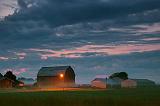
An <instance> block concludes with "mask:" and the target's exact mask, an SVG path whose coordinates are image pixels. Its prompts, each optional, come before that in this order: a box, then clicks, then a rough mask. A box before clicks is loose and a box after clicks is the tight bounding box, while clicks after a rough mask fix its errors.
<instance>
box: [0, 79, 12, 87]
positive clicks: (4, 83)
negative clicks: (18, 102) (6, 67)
mask: <svg viewBox="0 0 160 106" xmlns="http://www.w3.org/2000/svg"><path fill="white" fill-rule="evenodd" d="M13 86H14V81H13V80H11V79H9V78H6V77H2V78H1V79H0V88H12V87H13Z"/></svg>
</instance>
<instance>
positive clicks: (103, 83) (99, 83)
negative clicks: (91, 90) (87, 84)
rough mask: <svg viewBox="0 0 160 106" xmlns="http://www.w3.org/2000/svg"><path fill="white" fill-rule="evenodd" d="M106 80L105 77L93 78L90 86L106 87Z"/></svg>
mask: <svg viewBox="0 0 160 106" xmlns="http://www.w3.org/2000/svg"><path fill="white" fill-rule="evenodd" d="M106 82H107V79H106V78H95V79H94V80H93V81H91V86H92V87H95V88H107V85H106Z"/></svg>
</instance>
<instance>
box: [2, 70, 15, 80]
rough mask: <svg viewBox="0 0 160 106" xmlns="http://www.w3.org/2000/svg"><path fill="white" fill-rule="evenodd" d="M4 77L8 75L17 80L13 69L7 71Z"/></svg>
mask: <svg viewBox="0 0 160 106" xmlns="http://www.w3.org/2000/svg"><path fill="white" fill-rule="evenodd" d="M4 77H7V78H9V79H11V80H13V81H16V76H15V75H14V74H13V73H12V71H7V72H6V74H5V75H4Z"/></svg>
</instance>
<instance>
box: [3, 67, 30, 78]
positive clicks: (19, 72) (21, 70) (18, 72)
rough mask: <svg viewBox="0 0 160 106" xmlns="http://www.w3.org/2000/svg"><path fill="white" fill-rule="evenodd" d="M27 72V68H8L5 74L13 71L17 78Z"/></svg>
mask: <svg viewBox="0 0 160 106" xmlns="http://www.w3.org/2000/svg"><path fill="white" fill-rule="evenodd" d="M27 70H28V69H27V68H19V69H18V70H16V69H10V68H8V69H5V70H4V72H5V73H6V72H7V71H12V72H13V74H15V75H16V76H17V75H20V74H22V73H25V72H27Z"/></svg>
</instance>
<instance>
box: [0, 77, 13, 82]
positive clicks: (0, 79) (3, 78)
mask: <svg viewBox="0 0 160 106" xmlns="http://www.w3.org/2000/svg"><path fill="white" fill-rule="evenodd" d="M6 79H7V80H10V81H12V82H14V81H13V80H11V79H9V78H7V77H2V78H0V81H2V80H6Z"/></svg>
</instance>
